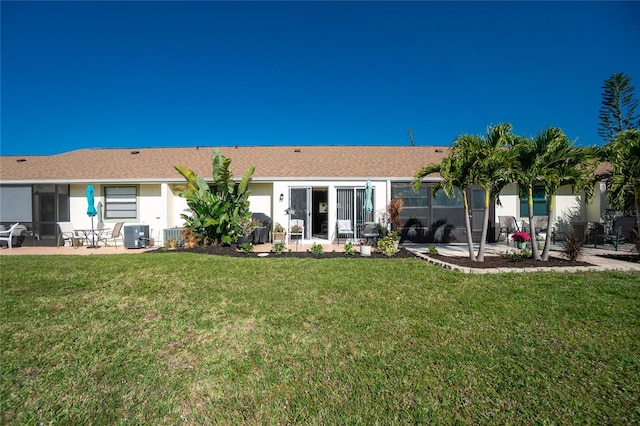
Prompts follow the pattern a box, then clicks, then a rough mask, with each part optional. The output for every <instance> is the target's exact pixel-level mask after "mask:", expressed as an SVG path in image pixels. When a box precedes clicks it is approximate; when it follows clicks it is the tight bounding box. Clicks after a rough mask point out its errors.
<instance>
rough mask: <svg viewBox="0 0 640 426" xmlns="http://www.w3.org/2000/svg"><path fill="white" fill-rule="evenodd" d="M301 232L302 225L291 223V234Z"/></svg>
mask: <svg viewBox="0 0 640 426" xmlns="http://www.w3.org/2000/svg"><path fill="white" fill-rule="evenodd" d="M301 232H302V226H300V225H293V226H292V227H291V233H292V234H299V233H301Z"/></svg>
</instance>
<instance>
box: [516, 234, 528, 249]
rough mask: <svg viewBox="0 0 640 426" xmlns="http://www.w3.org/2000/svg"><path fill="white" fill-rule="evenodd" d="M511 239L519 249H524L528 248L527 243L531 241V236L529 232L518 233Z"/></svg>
mask: <svg viewBox="0 0 640 426" xmlns="http://www.w3.org/2000/svg"><path fill="white" fill-rule="evenodd" d="M511 239H513V241H515V243H516V246H518V248H519V249H524V248H526V247H527V241H531V236H530V235H529V234H528V233H527V232H522V231H518V232H514V234H513V235H512V236H511Z"/></svg>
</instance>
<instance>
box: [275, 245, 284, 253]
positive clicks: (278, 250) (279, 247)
mask: <svg viewBox="0 0 640 426" xmlns="http://www.w3.org/2000/svg"><path fill="white" fill-rule="evenodd" d="M284 249H285V245H284V243H274V244H273V248H272V251H273V252H274V253H276V254H282V252H283V251H284Z"/></svg>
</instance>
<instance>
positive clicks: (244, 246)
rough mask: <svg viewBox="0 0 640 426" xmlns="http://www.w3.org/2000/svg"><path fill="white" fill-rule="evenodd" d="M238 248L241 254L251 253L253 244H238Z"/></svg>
mask: <svg viewBox="0 0 640 426" xmlns="http://www.w3.org/2000/svg"><path fill="white" fill-rule="evenodd" d="M238 248H239V249H240V250H241V251H242V252H243V253H251V252H252V251H253V244H251V243H242V244H238Z"/></svg>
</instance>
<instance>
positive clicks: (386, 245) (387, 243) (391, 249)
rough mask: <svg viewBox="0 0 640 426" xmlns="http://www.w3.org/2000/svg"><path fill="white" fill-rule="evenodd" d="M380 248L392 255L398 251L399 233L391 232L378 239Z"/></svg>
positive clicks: (389, 255) (385, 253)
mask: <svg viewBox="0 0 640 426" xmlns="http://www.w3.org/2000/svg"><path fill="white" fill-rule="evenodd" d="M378 250H380V251H381V252H382V253H384V255H385V256H388V257H391V256H393V255H395V254H396V253H398V251H399V250H398V233H397V232H391V233H389V235H387V236H386V237H384V238H381V239H379V240H378Z"/></svg>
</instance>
